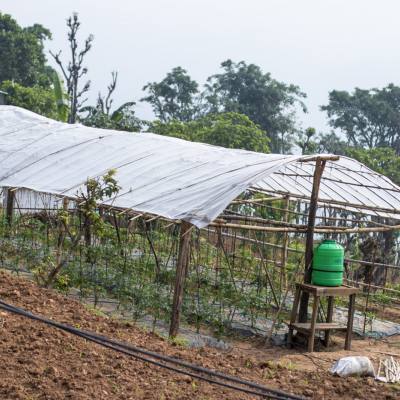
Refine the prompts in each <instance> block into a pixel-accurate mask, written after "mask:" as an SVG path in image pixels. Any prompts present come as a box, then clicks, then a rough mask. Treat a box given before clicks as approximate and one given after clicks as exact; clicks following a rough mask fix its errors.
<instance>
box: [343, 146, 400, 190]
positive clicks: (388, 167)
mask: <svg viewBox="0 0 400 400" xmlns="http://www.w3.org/2000/svg"><path fill="white" fill-rule="evenodd" d="M346 154H347V155H348V156H349V157H352V158H355V159H356V160H358V161H360V162H361V163H363V164H365V165H366V166H368V167H369V168H371V169H373V170H374V171H376V172H379V173H381V174H383V175H385V176H387V177H388V178H390V179H391V180H392V181H393V182H395V183H396V184H398V185H399V184H400V156H398V155H397V154H396V152H395V150H394V149H392V148H388V147H378V148H373V149H361V148H351V147H350V148H348V149H347V151H346Z"/></svg>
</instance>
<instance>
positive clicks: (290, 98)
mask: <svg viewBox="0 0 400 400" xmlns="http://www.w3.org/2000/svg"><path fill="white" fill-rule="evenodd" d="M221 67H222V69H223V72H222V73H220V74H216V75H213V76H211V77H209V78H208V80H207V85H206V91H205V98H206V100H207V101H208V106H209V110H210V111H211V112H221V111H223V112H230V111H232V112H238V113H242V114H245V115H247V116H248V117H249V118H250V119H251V120H252V121H254V122H255V123H256V124H258V125H259V126H260V127H261V128H262V129H263V130H264V131H266V132H267V135H268V137H269V138H270V140H271V150H272V152H274V153H284V152H287V151H289V150H290V147H291V144H292V140H293V139H294V133H295V132H296V131H297V128H296V120H295V111H296V106H300V107H301V108H302V109H303V111H304V112H305V111H306V108H305V105H304V104H303V102H302V99H303V98H305V97H306V95H305V94H304V93H303V92H301V90H300V89H299V87H298V86H295V85H287V84H285V83H283V82H279V81H277V80H275V79H273V78H272V77H271V75H270V74H269V73H264V72H263V71H262V70H261V68H260V67H259V66H257V65H255V64H246V63H245V62H244V61H240V62H238V63H234V62H233V61H232V60H227V61H224V62H223V63H222V64H221Z"/></svg>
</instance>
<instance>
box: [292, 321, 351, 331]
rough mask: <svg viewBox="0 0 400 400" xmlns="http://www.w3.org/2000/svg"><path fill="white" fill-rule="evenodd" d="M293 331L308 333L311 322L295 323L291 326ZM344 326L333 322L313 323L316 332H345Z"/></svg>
mask: <svg viewBox="0 0 400 400" xmlns="http://www.w3.org/2000/svg"><path fill="white" fill-rule="evenodd" d="M292 326H293V329H295V330H298V331H302V332H306V333H309V332H310V329H311V322H295V323H294V324H292ZM346 329H347V327H346V325H341V324H338V323H335V322H317V323H315V330H316V331H328V330H335V331H336V330H337V331H344V330H346Z"/></svg>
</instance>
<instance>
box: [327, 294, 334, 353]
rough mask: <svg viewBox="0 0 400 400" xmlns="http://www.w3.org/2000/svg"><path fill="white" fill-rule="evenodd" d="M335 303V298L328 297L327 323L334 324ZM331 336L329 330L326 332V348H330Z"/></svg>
mask: <svg viewBox="0 0 400 400" xmlns="http://www.w3.org/2000/svg"><path fill="white" fill-rule="evenodd" d="M334 302H335V298H334V297H333V296H329V297H328V311H327V315H326V322H328V323H329V322H332V317H333V307H334ZM330 336H331V331H330V330H327V331H325V337H324V339H325V340H324V342H325V343H324V344H325V346H326V347H329V339H330Z"/></svg>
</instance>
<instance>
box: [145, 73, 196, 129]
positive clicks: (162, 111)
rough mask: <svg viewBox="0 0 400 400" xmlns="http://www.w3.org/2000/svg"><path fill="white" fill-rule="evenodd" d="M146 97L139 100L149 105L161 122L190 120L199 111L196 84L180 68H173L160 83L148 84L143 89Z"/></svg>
mask: <svg viewBox="0 0 400 400" xmlns="http://www.w3.org/2000/svg"><path fill="white" fill-rule="evenodd" d="M143 90H146V91H147V92H148V95H147V96H146V97H144V98H142V99H141V101H145V102H147V103H149V104H150V105H151V106H152V108H153V111H154V114H155V115H156V117H157V118H158V119H159V120H160V121H162V122H169V121H172V120H178V121H183V122H187V121H190V120H192V119H193V118H194V117H195V116H196V114H197V113H198V111H199V108H198V104H197V103H198V98H197V95H198V84H197V82H195V81H194V80H192V79H191V78H190V76H189V75H188V73H187V71H186V70H185V69H183V68H181V67H176V68H173V70H172V71H171V72H169V73H168V74H167V76H166V77H165V78H164V79H163V80H162V81H161V82H149V83H147V85H145V86H144V87H143Z"/></svg>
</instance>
